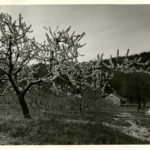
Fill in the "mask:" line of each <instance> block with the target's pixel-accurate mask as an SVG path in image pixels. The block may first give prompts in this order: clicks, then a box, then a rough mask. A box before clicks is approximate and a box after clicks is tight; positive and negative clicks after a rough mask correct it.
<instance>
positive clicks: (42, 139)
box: [0, 99, 149, 144]
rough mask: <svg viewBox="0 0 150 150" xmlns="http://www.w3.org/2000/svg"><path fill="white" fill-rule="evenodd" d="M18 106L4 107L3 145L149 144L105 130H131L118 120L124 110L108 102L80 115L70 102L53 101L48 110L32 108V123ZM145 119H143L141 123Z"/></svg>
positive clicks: (0, 129)
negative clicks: (119, 128) (117, 117)
mask: <svg viewBox="0 0 150 150" xmlns="http://www.w3.org/2000/svg"><path fill="white" fill-rule="evenodd" d="M67 102H68V99H67ZM14 106H15V105H13V107H12V106H11V107H10V105H5V107H4V105H2V106H0V141H2V142H1V143H0V144H149V142H147V141H142V140H140V139H137V138H134V137H131V136H129V135H125V134H123V133H121V132H120V131H118V130H116V129H113V128H111V127H107V126H104V125H103V124H102V122H106V123H113V124H115V125H119V126H120V125H121V126H126V127H128V126H130V125H129V123H127V122H126V121H125V119H122V118H121V119H119V120H114V116H116V115H117V114H118V113H120V112H121V109H120V107H116V106H113V105H107V104H106V103H105V102H104V101H103V102H102V101H99V102H98V103H97V105H96V106H92V105H91V104H90V106H91V109H88V108H85V109H84V111H83V114H80V113H79V111H78V109H77V107H76V109H72V107H71V109H70V108H69V107H68V106H69V105H68V103H66V101H64V103H63V102H62V101H61V100H60V99H53V101H51V106H50V107H49V108H48V109H47V110H45V109H43V108H41V109H40V110H39V111H37V109H35V108H30V113H31V116H32V119H31V120H25V119H23V117H22V114H21V110H20V108H19V107H16V108H15V107H14ZM93 107H94V109H93ZM123 111H124V110H123ZM139 118H140V117H139ZM67 119H68V120H73V119H74V120H78V123H76V122H73V121H70V122H67V121H66V120H67ZM142 119H143V117H142V116H141V122H142ZM80 120H81V122H80ZM84 121H87V122H86V123H84ZM90 122H95V123H94V124H93V123H90ZM146 122H147V121H146V119H145V123H144V124H146ZM147 125H148V124H147ZM2 139H3V140H2Z"/></svg>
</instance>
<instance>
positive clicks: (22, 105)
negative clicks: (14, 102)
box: [18, 95, 31, 119]
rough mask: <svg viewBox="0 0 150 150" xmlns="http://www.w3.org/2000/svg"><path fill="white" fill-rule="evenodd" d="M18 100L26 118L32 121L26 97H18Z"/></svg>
mask: <svg viewBox="0 0 150 150" xmlns="http://www.w3.org/2000/svg"><path fill="white" fill-rule="evenodd" d="M18 99H19V102H20V106H21V109H22V113H23V116H24V118H26V119H31V116H30V113H29V109H28V106H27V104H26V101H25V98H24V95H20V96H18Z"/></svg>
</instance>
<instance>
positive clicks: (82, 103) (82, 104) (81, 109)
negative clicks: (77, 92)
mask: <svg viewBox="0 0 150 150" xmlns="http://www.w3.org/2000/svg"><path fill="white" fill-rule="evenodd" d="M83 106H84V98H82V101H81V104H80V114H82V113H83Z"/></svg>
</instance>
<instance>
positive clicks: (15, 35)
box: [0, 13, 85, 118]
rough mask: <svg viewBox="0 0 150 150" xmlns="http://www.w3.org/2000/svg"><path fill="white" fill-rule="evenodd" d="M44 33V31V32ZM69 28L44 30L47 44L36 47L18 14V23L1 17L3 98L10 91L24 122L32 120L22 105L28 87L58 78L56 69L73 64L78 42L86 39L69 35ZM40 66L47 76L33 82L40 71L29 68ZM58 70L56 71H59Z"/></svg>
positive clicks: (0, 55)
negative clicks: (14, 97) (17, 103)
mask: <svg viewBox="0 0 150 150" xmlns="http://www.w3.org/2000/svg"><path fill="white" fill-rule="evenodd" d="M46 29H47V28H46ZM70 29H71V27H69V28H67V29H66V30H62V31H57V30H58V28H57V30H56V31H55V32H52V30H51V28H49V29H47V30H48V32H49V33H46V37H47V40H46V42H44V44H39V43H37V42H36V41H35V39H34V38H29V34H30V33H31V32H33V31H32V30H31V25H29V26H28V25H27V24H26V23H25V22H24V21H23V17H22V15H21V14H20V15H19V17H18V19H17V20H13V19H12V17H11V16H10V15H8V14H5V13H0V71H1V72H2V74H3V76H2V77H1V80H2V81H5V83H6V84H5V89H4V93H3V94H2V95H4V94H5V93H6V92H7V89H9V88H12V89H13V90H14V91H15V93H16V95H17V97H18V100H19V103H20V106H21V108H22V112H23V115H24V117H25V118H31V116H30V113H29V109H28V107H27V104H26V101H25V95H26V93H27V92H28V91H29V89H30V87H31V86H33V85H36V84H39V83H41V82H44V81H48V82H53V81H54V80H55V79H56V78H62V77H61V69H60V68H59V65H65V64H67V63H70V64H72V65H73V64H74V62H76V61H77V57H78V55H79V53H78V49H79V48H80V47H82V46H84V44H83V45H81V44H80V43H79V42H80V40H81V39H82V38H83V36H84V35H85V33H83V34H79V35H76V34H75V32H73V33H72V34H70ZM33 62H42V63H45V64H46V66H47V70H48V73H47V74H46V75H44V76H43V77H40V78H39V79H35V78H34V74H36V73H37V71H38V69H39V68H35V67H34V66H33V65H31V64H32V63H33ZM58 68H59V70H58Z"/></svg>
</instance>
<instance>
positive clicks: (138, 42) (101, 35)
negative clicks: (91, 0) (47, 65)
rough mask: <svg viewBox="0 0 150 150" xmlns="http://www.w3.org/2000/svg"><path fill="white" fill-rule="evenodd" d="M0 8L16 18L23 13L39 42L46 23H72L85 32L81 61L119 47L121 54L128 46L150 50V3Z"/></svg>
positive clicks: (113, 51)
mask: <svg viewBox="0 0 150 150" xmlns="http://www.w3.org/2000/svg"><path fill="white" fill-rule="evenodd" d="M1 11H3V12H6V13H9V14H11V15H12V16H13V17H15V18H16V17H17V15H18V14H19V13H20V12H21V13H22V15H23V17H24V20H25V21H26V22H27V23H28V24H32V25H33V30H34V36H35V37H36V38H37V40H38V41H44V40H45V39H46V38H45V34H44V33H45V30H44V29H43V27H44V26H46V27H47V26H51V27H52V29H53V30H54V29H55V28H56V27H57V25H59V26H60V28H61V29H64V28H67V27H68V26H70V25H71V26H72V30H75V31H76V32H77V33H82V32H85V33H86V35H85V37H84V39H83V40H82V42H83V43H84V42H86V46H85V47H84V48H82V49H80V53H81V54H84V55H85V56H84V57H81V58H80V61H88V60H90V59H94V58H95V57H96V55H97V54H98V53H102V52H104V56H105V57H108V56H110V55H111V54H112V55H113V56H114V55H115V54H116V50H117V49H120V53H121V55H124V54H125V53H126V50H127V49H128V48H129V49H131V51H130V53H131V54H134V53H140V52H143V51H149V50H150V5H37V6H36V5H25V6H13V5H12V6H1Z"/></svg>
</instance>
